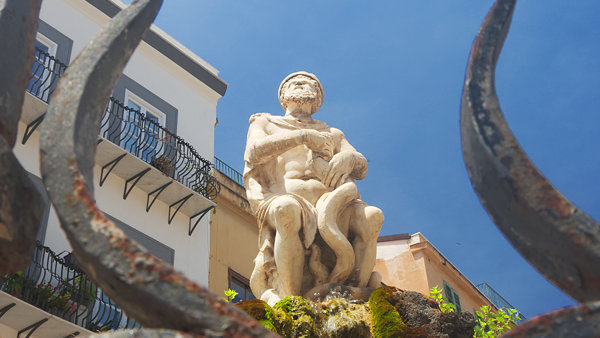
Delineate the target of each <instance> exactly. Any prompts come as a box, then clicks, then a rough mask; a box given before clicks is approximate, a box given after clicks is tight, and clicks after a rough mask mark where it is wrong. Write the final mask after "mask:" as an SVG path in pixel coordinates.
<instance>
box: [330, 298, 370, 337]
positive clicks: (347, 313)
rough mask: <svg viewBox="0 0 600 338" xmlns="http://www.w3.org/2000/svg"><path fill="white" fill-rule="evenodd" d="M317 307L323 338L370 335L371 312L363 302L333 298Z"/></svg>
mask: <svg viewBox="0 0 600 338" xmlns="http://www.w3.org/2000/svg"><path fill="white" fill-rule="evenodd" d="M319 307H320V316H321V327H322V331H323V334H324V335H325V336H327V337H332V338H337V337H340V338H342V337H344V338H345V337H348V338H362V337H369V336H370V335H371V334H370V331H371V312H370V311H369V307H368V305H367V304H365V303H364V302H359V303H357V302H350V301H349V300H348V299H345V298H333V299H330V300H327V301H324V302H322V303H320V304H319Z"/></svg>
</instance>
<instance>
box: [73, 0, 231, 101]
mask: <svg viewBox="0 0 600 338" xmlns="http://www.w3.org/2000/svg"><path fill="white" fill-rule="evenodd" d="M85 1H87V2H88V3H89V4H90V5H92V6H94V7H95V8H97V9H98V10H100V11H101V12H102V13H104V14H106V15H107V16H108V17H110V18H112V17H114V16H115V15H116V14H117V13H119V11H120V10H121V8H120V7H119V6H118V5H117V4H115V3H114V2H112V1H110V0H85ZM165 35H166V33H164V32H163V31H161V30H160V29H158V28H157V27H156V26H152V27H151V29H150V30H149V31H148V33H147V34H146V36H145V37H144V41H145V42H146V43H147V44H149V45H150V46H152V47H153V48H154V49H156V50H157V51H159V52H160V53H161V54H163V55H164V56H166V57H167V58H169V59H170V60H171V61H173V62H175V63H176V64H177V65H179V67H181V68H183V69H184V70H185V71H187V72H188V73H190V74H191V75H192V76H194V77H195V78H197V79H198V80H200V81H202V82H203V83H204V84H206V85H207V86H208V87H209V88H211V89H212V90H214V91H215V92H216V93H217V94H219V95H221V96H223V95H225V92H226V91H227V83H226V82H225V81H223V80H222V79H221V78H219V77H218V76H217V75H216V74H215V73H214V72H212V71H210V70H208V69H206V67H205V66H203V65H202V64H200V63H199V61H200V60H198V59H199V57H198V56H196V55H190V54H193V53H192V52H191V51H187V52H185V51H182V50H181V47H182V46H176V45H174V44H173V41H170V40H171V39H169V37H167V36H165ZM214 71H215V72H216V70H214Z"/></svg>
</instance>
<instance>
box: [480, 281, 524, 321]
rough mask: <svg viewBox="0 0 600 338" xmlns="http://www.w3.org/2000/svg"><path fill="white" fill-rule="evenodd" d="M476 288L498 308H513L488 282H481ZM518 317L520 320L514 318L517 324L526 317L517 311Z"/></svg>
mask: <svg viewBox="0 0 600 338" xmlns="http://www.w3.org/2000/svg"><path fill="white" fill-rule="evenodd" d="M477 288H478V289H479V291H481V292H482V293H483V295H484V296H486V297H487V299H489V300H490V302H492V304H494V306H495V307H496V308H498V309H499V310H502V309H514V308H515V307H514V306H512V304H510V303H509V302H508V301H507V300H506V299H504V297H502V296H501V295H500V294H499V293H498V292H497V291H496V290H494V288H492V287H491V286H490V285H489V284H488V283H481V284H479V285H477ZM519 317H520V318H521V320H515V322H516V323H517V324H519V323H520V322H521V321H523V320H525V319H526V318H525V316H523V314H522V313H520V312H519Z"/></svg>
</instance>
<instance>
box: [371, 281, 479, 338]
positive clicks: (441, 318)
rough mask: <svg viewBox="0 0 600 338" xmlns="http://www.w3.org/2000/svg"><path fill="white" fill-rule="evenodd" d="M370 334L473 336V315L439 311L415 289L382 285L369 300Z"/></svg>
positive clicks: (378, 335)
mask: <svg viewBox="0 0 600 338" xmlns="http://www.w3.org/2000/svg"><path fill="white" fill-rule="evenodd" d="M369 307H370V309H371V314H372V318H373V319H372V321H373V325H372V333H373V336H374V337H439V338H449V337H457V338H462V337H473V332H474V328H475V324H476V323H475V318H474V317H473V315H472V314H470V313H468V312H460V313H454V312H450V313H442V312H440V310H439V308H438V307H437V304H436V303H435V302H433V301H431V300H428V299H427V298H425V296H423V295H421V294H420V293H418V292H413V291H403V290H400V289H397V288H394V287H390V286H386V287H382V288H379V289H377V290H375V291H374V292H373V293H372V294H371V298H370V299H369Z"/></svg>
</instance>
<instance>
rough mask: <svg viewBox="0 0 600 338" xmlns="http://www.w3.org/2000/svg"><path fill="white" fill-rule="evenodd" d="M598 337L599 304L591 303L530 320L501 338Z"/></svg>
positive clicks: (599, 331)
mask: <svg viewBox="0 0 600 338" xmlns="http://www.w3.org/2000/svg"><path fill="white" fill-rule="evenodd" d="M599 336H600V302H591V303H586V304H582V305H579V306H574V307H570V308H567V309H560V310H557V311H553V312H550V313H546V314H543V315H541V316H538V317H535V318H532V319H530V320H528V321H526V322H525V323H522V324H520V325H519V326H517V327H514V328H512V329H511V330H510V331H508V332H507V333H505V334H503V335H502V338H507V337H509V338H532V337H539V338H542V337H571V338H577V337H582V338H584V337H599Z"/></svg>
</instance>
